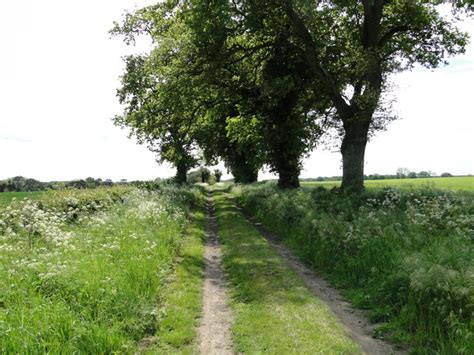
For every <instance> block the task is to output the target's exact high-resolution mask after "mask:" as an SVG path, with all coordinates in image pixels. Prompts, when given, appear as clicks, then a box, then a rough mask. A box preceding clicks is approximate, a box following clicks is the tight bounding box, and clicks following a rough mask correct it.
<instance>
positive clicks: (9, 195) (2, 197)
mask: <svg viewBox="0 0 474 355" xmlns="http://www.w3.org/2000/svg"><path fill="white" fill-rule="evenodd" d="M44 193H45V192H44V191H34V192H0V205H2V204H3V205H5V204H7V203H9V202H11V201H12V200H13V199H17V200H22V199H25V198H27V199H37V198H39V197H40V196H42V195H43V194H44Z"/></svg>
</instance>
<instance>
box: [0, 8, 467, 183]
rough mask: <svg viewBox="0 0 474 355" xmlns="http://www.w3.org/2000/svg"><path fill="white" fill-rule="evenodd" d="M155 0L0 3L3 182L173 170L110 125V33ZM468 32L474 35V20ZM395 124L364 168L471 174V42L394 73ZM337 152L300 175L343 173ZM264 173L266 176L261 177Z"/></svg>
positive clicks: (115, 107) (115, 55)
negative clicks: (433, 65) (431, 66)
mask: <svg viewBox="0 0 474 355" xmlns="http://www.w3.org/2000/svg"><path fill="white" fill-rule="evenodd" d="M153 2H154V1H149V0H141V1H139V0H136V1H134V0H109V1H98V0H81V1H79V0H75V1H73V0H68V1H64V0H42V1H37V0H14V1H2V2H1V3H0V179H3V178H7V177H12V176H16V175H23V176H27V177H33V178H36V179H39V180H43V181H47V180H69V179H76V178H85V177H87V176H93V177H101V178H103V179H106V178H111V179H114V180H118V179H122V178H126V179H129V180H132V179H151V178H155V177H167V176H171V175H173V174H174V171H173V169H171V168H170V167H169V166H168V165H166V164H165V165H161V166H159V165H158V164H157V163H156V161H155V156H154V154H152V153H150V152H149V151H148V150H147V149H146V147H143V146H139V145H137V144H136V143H135V141H133V140H130V139H128V138H127V133H126V132H125V131H123V130H121V129H120V128H118V127H115V126H114V125H113V124H112V121H111V118H112V117H113V116H114V115H115V114H120V113H121V110H122V109H121V107H120V105H119V104H118V102H117V98H116V97H115V92H116V89H117V88H118V86H119V80H118V78H119V76H120V74H121V73H122V71H123V63H122V59H121V57H122V56H123V55H126V54H127V53H131V51H135V50H136V49H135V50H134V49H132V48H129V47H127V46H126V45H125V44H124V43H123V42H122V41H121V40H120V39H119V38H110V35H109V34H108V31H109V30H110V28H111V27H112V23H113V21H117V20H120V18H121V15H122V14H123V13H124V11H125V10H133V9H134V8H135V7H136V6H143V5H146V4H150V3H153ZM463 28H464V29H465V30H467V31H469V33H470V34H471V36H473V37H474V23H473V21H470V22H469V23H467V22H465V23H464V24H463ZM394 82H395V84H396V88H395V89H394V91H393V93H392V95H393V96H394V97H395V98H396V102H395V104H394V110H395V111H396V113H397V114H398V116H399V117H401V120H399V121H396V122H394V123H392V124H391V125H390V126H389V127H388V130H387V131H386V132H382V133H379V134H378V135H377V136H376V137H375V138H374V139H373V140H372V141H371V142H370V143H369V145H368V148H367V154H366V173H368V174H370V173H394V172H395V171H396V169H397V168H399V167H406V168H408V169H410V170H413V171H420V170H432V171H434V172H436V173H438V174H439V173H442V172H445V171H449V172H451V173H453V174H472V173H474V158H473V156H474V155H473V152H474V139H473V136H474V119H473V118H474V117H473V116H474V115H473V109H472V107H473V101H474V94H473V93H472V83H473V82H474V45H472V44H471V45H470V46H469V48H468V51H467V53H466V55H463V56H459V57H457V58H455V59H452V60H450V65H449V66H448V67H443V68H439V69H436V70H435V71H429V70H423V69H417V70H414V71H413V72H407V73H403V74H400V75H397V76H396V77H395V78H394ZM340 165H341V158H340V154H339V153H338V152H330V151H324V150H321V151H319V150H318V151H316V152H314V153H313V154H312V156H311V157H310V158H309V159H306V160H305V164H304V171H303V172H302V176H303V177H317V176H331V175H340V174H341V170H340ZM261 177H269V175H268V174H261Z"/></svg>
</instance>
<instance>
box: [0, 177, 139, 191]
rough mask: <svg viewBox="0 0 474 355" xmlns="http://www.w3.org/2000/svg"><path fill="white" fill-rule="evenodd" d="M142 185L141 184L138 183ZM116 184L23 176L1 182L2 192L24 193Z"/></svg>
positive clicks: (112, 183) (89, 179) (90, 180)
mask: <svg viewBox="0 0 474 355" xmlns="http://www.w3.org/2000/svg"><path fill="white" fill-rule="evenodd" d="M125 183H127V181H126V180H121V181H120V182H119V183H118V184H125ZM136 183H140V182H136ZM114 184H117V183H114V182H113V181H112V180H110V179H106V180H102V179H100V178H99V179H94V178H92V177H88V178H86V179H79V180H71V181H51V182H42V181H38V180H35V179H31V178H25V177H23V176H15V177H13V178H9V179H6V180H0V192H22V191H45V190H59V189H64V188H76V189H86V188H95V187H100V186H113V185H114Z"/></svg>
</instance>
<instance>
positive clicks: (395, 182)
mask: <svg viewBox="0 0 474 355" xmlns="http://www.w3.org/2000/svg"><path fill="white" fill-rule="evenodd" d="M340 184H341V183H340V182H339V181H302V182H301V186H303V187H308V186H311V187H313V186H324V187H327V188H332V187H336V186H340ZM365 187H367V188H384V187H397V188H403V189H411V188H414V189H426V188H430V189H432V188H435V189H444V190H453V191H474V176H460V177H447V178H441V177H440V178H438V177H434V178H417V179H388V180H366V181H365Z"/></svg>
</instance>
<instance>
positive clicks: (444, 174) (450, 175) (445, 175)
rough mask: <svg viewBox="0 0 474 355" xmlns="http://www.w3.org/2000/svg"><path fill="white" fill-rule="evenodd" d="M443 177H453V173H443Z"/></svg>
mask: <svg viewBox="0 0 474 355" xmlns="http://www.w3.org/2000/svg"><path fill="white" fill-rule="evenodd" d="M441 177H453V175H452V174H451V173H442V174H441Z"/></svg>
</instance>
